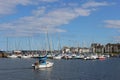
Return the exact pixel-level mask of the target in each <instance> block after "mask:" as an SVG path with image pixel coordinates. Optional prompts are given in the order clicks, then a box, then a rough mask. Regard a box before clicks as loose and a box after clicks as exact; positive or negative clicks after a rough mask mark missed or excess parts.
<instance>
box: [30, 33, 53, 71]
mask: <svg viewBox="0 0 120 80" xmlns="http://www.w3.org/2000/svg"><path fill="white" fill-rule="evenodd" d="M47 41H48V45H49V47H50V44H49V39H48V32H47ZM47 55H48V53H47V51H46V55H45V56H42V57H41V56H40V57H39V61H37V62H35V63H34V64H32V67H33V68H34V69H40V68H49V67H52V66H53V64H54V63H53V62H50V61H47Z"/></svg>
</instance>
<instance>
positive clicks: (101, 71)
mask: <svg viewBox="0 0 120 80" xmlns="http://www.w3.org/2000/svg"><path fill="white" fill-rule="evenodd" d="M34 62H35V59H19V58H18V59H8V58H1V59H0V80H120V58H109V59H107V60H104V61H100V60H87V61H86V60H80V59H77V60H53V62H54V66H53V67H52V68H47V69H41V70H34V69H32V67H31V64H32V63H34Z"/></svg>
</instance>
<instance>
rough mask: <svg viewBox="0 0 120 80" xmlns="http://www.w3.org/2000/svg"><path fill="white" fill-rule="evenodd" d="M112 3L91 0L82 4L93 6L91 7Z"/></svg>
mask: <svg viewBox="0 0 120 80" xmlns="http://www.w3.org/2000/svg"><path fill="white" fill-rule="evenodd" d="M108 5H110V4H109V3H108V2H95V1H90V2H87V3H85V4H83V5H82V7H83V8H91V7H99V6H108Z"/></svg>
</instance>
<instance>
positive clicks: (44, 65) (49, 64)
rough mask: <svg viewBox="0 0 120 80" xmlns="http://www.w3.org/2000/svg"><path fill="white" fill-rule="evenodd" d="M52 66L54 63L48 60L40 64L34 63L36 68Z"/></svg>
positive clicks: (33, 65)
mask: <svg viewBox="0 0 120 80" xmlns="http://www.w3.org/2000/svg"><path fill="white" fill-rule="evenodd" d="M52 66H53V63H52V62H48V61H47V62H46V64H38V65H35V64H32V67H34V69H40V68H49V67H52Z"/></svg>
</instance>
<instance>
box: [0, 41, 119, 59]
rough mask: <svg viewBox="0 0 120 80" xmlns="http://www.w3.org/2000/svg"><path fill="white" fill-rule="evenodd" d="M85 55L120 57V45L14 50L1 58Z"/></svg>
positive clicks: (1, 54)
mask: <svg viewBox="0 0 120 80" xmlns="http://www.w3.org/2000/svg"><path fill="white" fill-rule="evenodd" d="M46 52H47V53H52V54H59V53H60V54H66V53H72V54H84V53H96V54H109V55H110V56H119V55H120V43H107V44H106V45H102V44H100V43H92V44H91V46H90V48H88V47H69V46H64V47H63V48H61V49H60V50H49V51H46V50H13V51H0V57H6V56H7V55H9V54H45V53H46Z"/></svg>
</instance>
